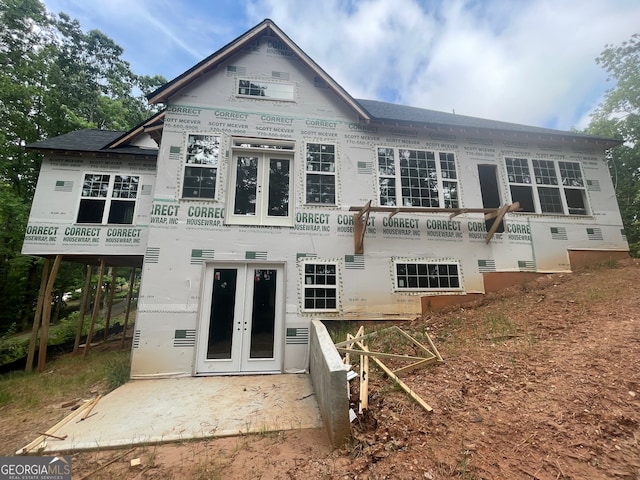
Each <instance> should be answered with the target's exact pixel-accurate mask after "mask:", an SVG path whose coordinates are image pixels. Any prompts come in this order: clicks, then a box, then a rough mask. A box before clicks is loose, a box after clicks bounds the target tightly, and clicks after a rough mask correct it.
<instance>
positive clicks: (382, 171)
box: [378, 148, 397, 206]
mask: <svg viewBox="0 0 640 480" xmlns="http://www.w3.org/2000/svg"><path fill="white" fill-rule="evenodd" d="M395 175H396V163H395V156H394V150H393V149H392V148H378V185H379V187H380V205H383V206H385V205H387V206H396V204H397V202H396V198H397V197H396V177H395Z"/></svg>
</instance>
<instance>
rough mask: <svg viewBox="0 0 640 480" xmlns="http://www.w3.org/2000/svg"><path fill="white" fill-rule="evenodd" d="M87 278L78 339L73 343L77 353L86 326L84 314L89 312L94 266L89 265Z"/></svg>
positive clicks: (79, 319) (77, 334)
mask: <svg viewBox="0 0 640 480" xmlns="http://www.w3.org/2000/svg"><path fill="white" fill-rule="evenodd" d="M86 272H87V278H85V279H84V288H83V289H82V301H81V303H80V316H79V318H78V330H77V331H76V341H75V343H74V344H73V353H76V352H77V351H78V349H79V348H80V338H82V329H83V327H84V316H85V315H86V314H87V305H88V304H89V299H90V298H91V274H92V273H93V267H92V266H91V265H87V270H86Z"/></svg>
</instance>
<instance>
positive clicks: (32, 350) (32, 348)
mask: <svg viewBox="0 0 640 480" xmlns="http://www.w3.org/2000/svg"><path fill="white" fill-rule="evenodd" d="M50 268H51V259H50V258H45V259H44V265H43V266H42V279H41V280H40V290H39V292H38V303H37V304H36V313H35V315H34V316H33V327H32V328H31V340H30V341H29V352H28V353H27V364H26V365H25V367H24V371H25V372H30V371H31V370H32V369H33V357H35V355H36V341H37V340H38V330H39V329H40V322H41V321H42V306H43V304H44V291H45V290H46V288H47V279H48V277H49V269H50Z"/></svg>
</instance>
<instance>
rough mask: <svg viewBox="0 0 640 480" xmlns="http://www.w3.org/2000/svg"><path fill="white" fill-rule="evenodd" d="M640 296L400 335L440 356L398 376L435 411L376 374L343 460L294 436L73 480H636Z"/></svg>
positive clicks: (415, 327)
mask: <svg viewBox="0 0 640 480" xmlns="http://www.w3.org/2000/svg"><path fill="white" fill-rule="evenodd" d="M639 284H640V265H639V264H638V263H637V262H636V261H632V260H630V261H628V262H625V263H624V264H620V265H618V266H612V265H606V266H601V267H600V268H594V269H591V270H586V271H582V272H577V273H573V274H562V275H560V274H556V275H549V276H546V277H541V278H540V279H539V280H538V281H535V282H533V283H530V284H528V285H525V286H514V287H512V288H511V289H509V290H506V291H503V292H500V293H498V294H491V295H487V296H486V298H484V299H483V300H482V301H480V302H478V303H477V304H474V305H467V306H463V307H455V308H452V309H450V310H448V311H444V312H438V313H434V314H431V315H427V316H426V317H425V318H423V319H421V320H416V321H414V322H411V323H409V324H405V325H403V326H402V328H404V329H405V330H406V331H408V332H409V333H411V334H413V335H414V336H416V337H417V338H421V337H422V338H424V333H425V332H428V333H429V335H430V336H431V338H432V339H433V340H434V342H435V343H436V345H437V346H438V349H439V351H440V353H441V354H442V356H443V357H444V360H445V363H444V364H441V365H436V366H432V367H428V368H423V369H419V370H415V371H413V372H411V373H408V374H406V375H403V380H404V381H405V382H406V383H407V384H409V385H410V386H411V387H412V388H413V389H414V390H415V391H416V392H417V393H418V394H419V395H420V396H421V397H422V398H423V399H424V400H425V401H426V402H427V403H429V404H430V405H431V406H432V407H433V412H432V413H427V412H425V411H424V410H422V409H421V408H420V407H419V406H418V405H417V404H416V403H415V402H413V401H412V400H411V399H410V398H409V397H408V395H407V394H405V393H404V392H403V391H402V390H400V389H398V388H397V387H396V386H394V385H393V383H392V382H390V380H388V379H386V378H384V377H383V374H382V373H381V372H380V371H376V370H372V372H371V375H370V382H371V384H370V408H369V410H368V411H367V413H366V415H364V416H363V417H360V418H359V419H358V420H356V421H355V422H354V425H353V432H354V439H353V441H352V442H351V443H350V444H348V445H346V446H345V447H344V448H342V449H340V450H331V448H330V446H329V445H328V441H327V438H326V435H325V433H324V432H323V431H294V432H285V433H279V434H264V435H258V436H251V437H233V438H225V439H216V440H211V441H203V442H193V443H184V444H179V445H161V446H149V447H139V448H136V449H133V450H130V451H129V450H122V451H116V450H111V451H103V452H87V453H80V454H76V455H74V457H73V467H74V478H82V477H83V476H84V475H86V474H89V473H92V472H95V473H93V474H92V475H91V477H90V478H105V479H106V478H117V477H120V478H176V479H182V478H202V479H205V478H223V479H234V478H242V479H244V478H263V479H267V478H280V479H289V478H304V479H307V478H327V479H343V478H345V479H346V478H351V479H355V478H358V479H383V478H388V479H450V478H463V479H539V480H547V479H592V480H593V479H629V480H633V479H640V445H639V443H640V298H639V296H638V293H637V286H638V285H639ZM380 341H381V342H383V340H380ZM372 343H373V342H372ZM372 347H378V348H382V347H384V345H375V344H374V345H372ZM58 407H59V405H58ZM132 408H135V406H132ZM141 414H144V412H141ZM114 421H117V419H114ZM1 425H2V429H3V435H4V436H7V437H5V441H4V442H3V443H2V445H3V450H7V451H5V452H2V453H4V454H10V453H12V452H11V449H12V450H13V451H15V450H16V449H17V448H19V447H21V446H22V445H23V444H24V442H23V439H24V437H25V431H29V430H30V431H34V430H33V428H35V427H36V426H37V427H38V428H46V427H43V426H42V419H38V418H37V414H36V415H34V416H33V418H24V417H23V418H20V417H16V418H15V419H7V418H6V417H5V418H3V419H2V422H1ZM123 454H124V455H123ZM119 457H120V458H119ZM133 458H140V461H141V464H140V465H139V466H134V467H132V466H131V465H130V460H131V459H133ZM114 459H117V460H115V461H113V460H114ZM110 461H113V463H108V462H110ZM99 468H101V469H100V470H99V471H96V470H97V469H99Z"/></svg>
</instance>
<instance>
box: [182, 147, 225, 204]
mask: <svg viewBox="0 0 640 480" xmlns="http://www.w3.org/2000/svg"><path fill="white" fill-rule="evenodd" d="M219 156H220V137H219V136H217V135H189V136H188V137H187V148H186V158H185V162H184V176H183V178H182V198H199V199H209V200H213V199H215V198H216V180H217V176H218V160H219Z"/></svg>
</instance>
